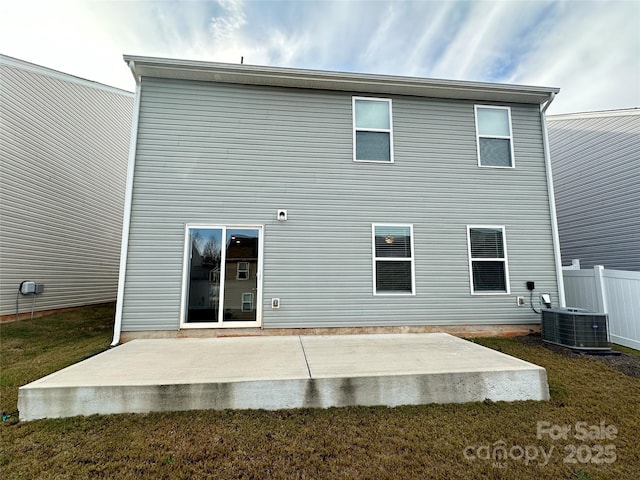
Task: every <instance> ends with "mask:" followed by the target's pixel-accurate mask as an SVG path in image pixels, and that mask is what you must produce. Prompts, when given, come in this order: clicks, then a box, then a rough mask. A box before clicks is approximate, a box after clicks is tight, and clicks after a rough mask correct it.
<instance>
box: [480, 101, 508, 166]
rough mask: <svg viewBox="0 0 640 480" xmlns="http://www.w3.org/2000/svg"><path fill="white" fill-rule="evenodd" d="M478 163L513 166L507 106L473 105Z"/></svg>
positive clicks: (482, 164)
mask: <svg viewBox="0 0 640 480" xmlns="http://www.w3.org/2000/svg"><path fill="white" fill-rule="evenodd" d="M475 110H476V136H477V144H478V165H479V166H481V167H498V168H513V167H514V162H513V138H512V133H511V109H510V108H509V107H491V106H480V105H476V106H475Z"/></svg>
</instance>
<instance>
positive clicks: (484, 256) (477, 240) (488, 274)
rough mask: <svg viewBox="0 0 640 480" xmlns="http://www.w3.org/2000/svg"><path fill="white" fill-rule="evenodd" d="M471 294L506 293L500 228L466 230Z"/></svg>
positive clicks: (507, 276)
mask: <svg viewBox="0 0 640 480" xmlns="http://www.w3.org/2000/svg"><path fill="white" fill-rule="evenodd" d="M467 240H468V246H469V271H470V274H471V293H477V294H493V293H509V269H508V268H507V242H506V238H505V232H504V227H489V226H469V227H467Z"/></svg>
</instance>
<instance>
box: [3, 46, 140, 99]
mask: <svg viewBox="0 0 640 480" xmlns="http://www.w3.org/2000/svg"><path fill="white" fill-rule="evenodd" d="M0 64H1V65H7V66H9V67H13V68H20V69H22V70H25V71H28V72H32V73H37V74H40V75H46V76H48V77H52V78H56V79H58V80H64V81H66V82H71V83H75V84H77V85H83V86H85V87H91V88H96V89H98V90H105V91H108V92H111V93H116V94H118V95H128V96H130V97H133V96H135V93H134V92H130V91H129V90H124V89H122V88H118V87H114V86H111V85H107V84H106V83H100V82H96V81H95V80H89V79H87V78H82V77H78V76H77V75H72V74H70V73H65V72H62V71H60V70H55V69H53V68H49V67H44V66H42V65H38V64H36V63H32V62H27V61H26V60H21V59H19V58H15V57H11V56H9V55H4V54H2V53H0Z"/></svg>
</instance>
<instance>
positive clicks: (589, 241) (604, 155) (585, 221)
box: [549, 110, 640, 271]
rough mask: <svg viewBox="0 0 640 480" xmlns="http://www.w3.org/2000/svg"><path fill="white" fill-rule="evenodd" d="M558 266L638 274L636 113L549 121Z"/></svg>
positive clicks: (639, 120)
mask: <svg viewBox="0 0 640 480" xmlns="http://www.w3.org/2000/svg"><path fill="white" fill-rule="evenodd" d="M549 141H550V148H551V160H552V164H553V176H554V187H555V194H556V204H557V212H558V226H559V232H560V247H561V251H562V261H563V264H565V265H566V264H569V263H571V260H572V259H580V264H581V266H582V268H591V267H593V266H594V265H604V266H605V267H607V268H612V269H618V270H636V271H640V112H639V111H637V110H635V111H629V112H628V113H627V114H625V113H624V112H613V113H607V112H604V113H603V114H602V115H601V116H599V115H598V114H596V113H594V114H585V115H584V116H580V115H571V116H567V117H559V118H558V119H554V118H553V117H550V118H549Z"/></svg>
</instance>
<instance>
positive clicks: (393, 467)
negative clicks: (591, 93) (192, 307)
mask: <svg viewBox="0 0 640 480" xmlns="http://www.w3.org/2000/svg"><path fill="white" fill-rule="evenodd" d="M112 318H113V310H112V307H93V308H88V309H79V310H77V311H75V312H73V313H65V314H59V315H53V316H50V317H43V318H41V319H36V320H34V321H22V322H20V323H12V324H5V325H2V326H0V328H1V330H0V333H1V338H2V344H1V346H0V348H1V350H0V353H1V367H2V372H1V390H0V393H1V394H2V398H1V404H2V408H3V409H4V410H6V411H7V412H10V413H13V415H14V416H13V417H11V418H9V419H8V421H6V422H3V423H2V424H1V425H0V434H1V437H0V438H1V439H2V443H1V445H0V477H1V478H3V479H12V478H29V479H31V478H47V479H57V478H61V479H62V478H64V479H67V478H119V479H129V478H131V479H133V478H136V479H138V478H154V479H155V478H159V479H163V478H166V479H188V478H224V479H227V478H242V479H272V478H273V479H277V478H287V479H288V478H293V479H319V478H363V479H370V478H375V479H396V478H403V479H407V478H434V479H457V478H461V479H471V478H488V479H498V478H509V479H530V478H534V477H537V478H541V479H546V478H549V479H583V480H596V479H616V480H618V479H631V478H637V472H640V445H639V444H638V441H637V439H638V438H640V380H638V379H637V378H632V377H627V376H625V375H623V374H621V373H619V372H617V371H615V370H613V369H611V368H610V367H608V366H606V365H604V364H601V363H599V362H594V361H591V360H589V359H586V358H567V357H564V356H562V355H558V354H556V353H553V352H552V351H550V350H548V349H545V348H543V347H539V346H534V345H524V344H522V343H520V342H518V341H517V340H513V339H506V338H488V339H480V340H477V341H478V342H479V343H481V344H483V345H486V346H488V347H490V348H494V349H497V350H500V351H503V352H505V353H508V354H510V355H514V356H516V357H519V358H522V359H524V360H527V361H531V362H534V363H537V364H539V365H542V366H543V367H545V368H546V369H547V374H548V377H549V384H550V388H551V395H552V400H551V401H550V402H513V403H505V402H498V403H494V402H490V401H487V402H484V403H471V404H455V405H421V406H406V407H399V408H385V407H353V408H339V409H337V408H333V409H327V410H319V409H304V410H283V411H276V412H268V411H260V410H249V411H190V412H174V413H153V414H146V415H111V416H97V415H96V416H91V417H74V418H67V419H53V420H39V421H35V422H18V421H17V420H16V417H15V410H16V399H17V388H18V386H19V385H22V384H25V383H28V382H29V381H32V380H34V379H36V378H38V377H40V376H42V375H45V374H47V373H50V372H52V371H54V370H57V369H58V368H61V367H62V366H65V365H68V364H70V363H73V362H75V361H78V360H80V359H82V358H83V357H85V356H87V355H90V354H91V353H94V352H97V351H100V350H101V349H104V348H106V347H107V346H108V344H109V341H110V334H111V323H112ZM539 421H541V422H547V423H548V424H549V425H551V426H554V425H568V426H571V427H572V431H571V432H570V434H569V435H568V438H567V439H566V440H565V439H556V440H554V439H552V438H551V437H550V436H549V435H543V436H542V438H540V439H539V438H537V435H536V433H537V431H536V427H537V422H539ZM576 422H586V425H587V426H596V425H598V426H599V425H600V423H601V422H605V423H606V425H613V426H615V427H616V428H617V431H618V433H617V436H616V438H615V439H609V440H584V441H582V440H578V439H576V438H574V435H575V433H576V431H575V426H576ZM583 444H584V445H586V447H582V445H583ZM600 444H602V445H603V446H604V445H613V446H614V447H615V449H614V450H611V449H610V450H609V453H610V454H611V453H612V452H613V453H615V455H616V457H615V460H614V461H613V462H611V463H594V462H591V461H589V459H591V460H593V459H598V458H600V457H598V455H597V447H595V448H596V449H593V448H594V447H592V446H593V445H600ZM496 446H506V448H507V449H512V452H513V455H512V456H511V457H510V456H507V458H506V459H505V460H504V461H500V462H494V461H492V460H485V459H484V455H486V454H487V453H488V452H490V451H493V449H494V447H496ZM571 446H573V447H574V448H575V450H576V452H575V453H576V455H574V456H571V453H572V449H571ZM467 447H468V448H467ZM519 448H522V452H523V454H524V452H525V451H526V452H527V454H528V458H529V459H530V460H529V461H528V462H527V461H526V460H525V458H524V457H523V458H522V459H517V458H513V457H518V456H519V454H520V450H519ZM541 449H544V451H545V452H546V453H548V452H549V451H551V455H550V456H549V458H550V460H549V462H548V464H544V465H543V464H542V463H541V457H540V455H541V454H540V452H541V451H542V450H541ZM534 451H535V452H536V453H537V454H538V455H539V456H538V458H537V459H532V460H531V457H533V453H534ZM465 452H466V453H467V455H465ZM478 457H481V458H478ZM603 458H606V457H603ZM608 458H610V459H613V457H608ZM572 459H573V460H575V461H576V463H565V460H569V461H570V460H572ZM582 461H584V463H583V462H582Z"/></svg>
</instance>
